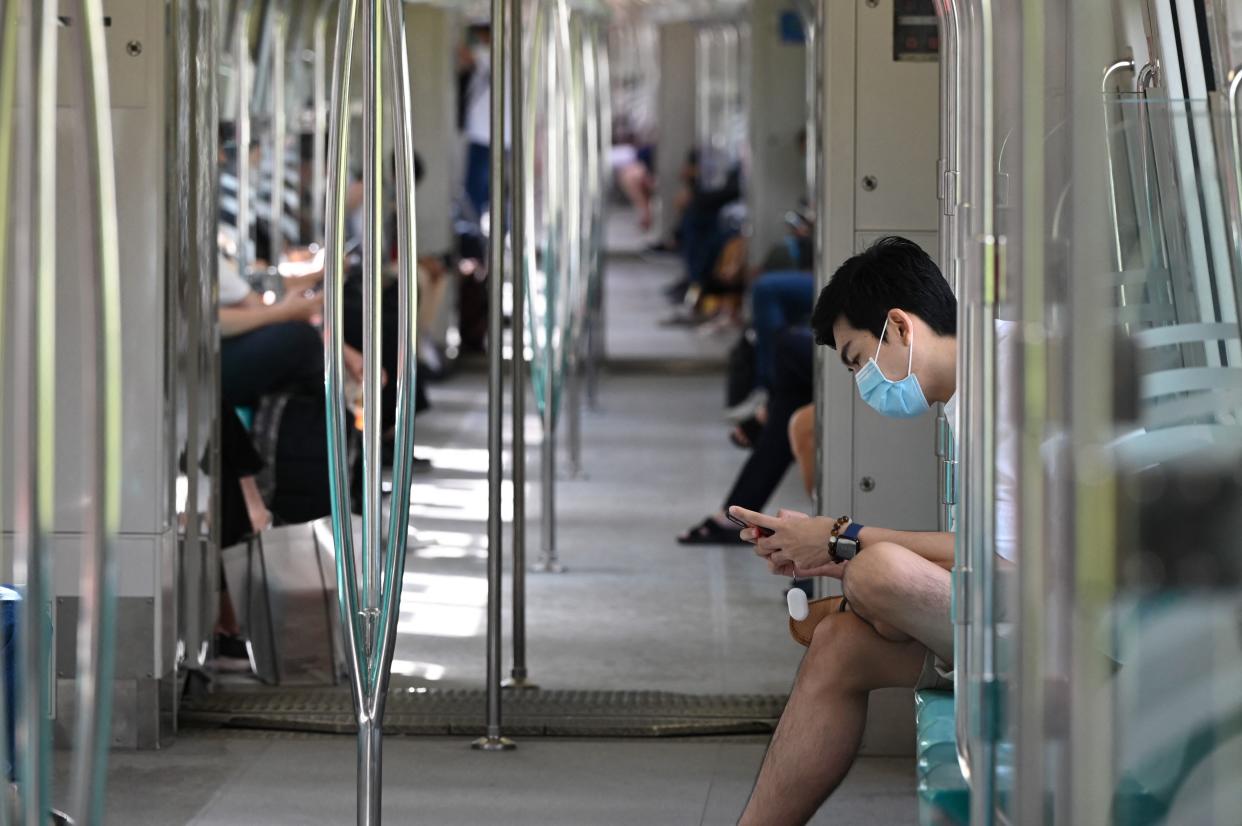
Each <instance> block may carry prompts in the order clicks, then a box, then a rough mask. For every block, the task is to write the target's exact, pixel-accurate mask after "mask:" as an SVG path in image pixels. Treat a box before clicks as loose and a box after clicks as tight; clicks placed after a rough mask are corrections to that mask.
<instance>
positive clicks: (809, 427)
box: [789, 404, 815, 456]
mask: <svg viewBox="0 0 1242 826" xmlns="http://www.w3.org/2000/svg"><path fill="white" fill-rule="evenodd" d="M789 445H790V447H791V448H792V449H793V452H794V455H795V456H802V455H806V454H809V453H810V452H811V451H812V450H814V449H815V405H813V404H808V405H806V406H804V407H799V408H798V409H797V410H796V411H794V414H793V415H792V416H790V417H789Z"/></svg>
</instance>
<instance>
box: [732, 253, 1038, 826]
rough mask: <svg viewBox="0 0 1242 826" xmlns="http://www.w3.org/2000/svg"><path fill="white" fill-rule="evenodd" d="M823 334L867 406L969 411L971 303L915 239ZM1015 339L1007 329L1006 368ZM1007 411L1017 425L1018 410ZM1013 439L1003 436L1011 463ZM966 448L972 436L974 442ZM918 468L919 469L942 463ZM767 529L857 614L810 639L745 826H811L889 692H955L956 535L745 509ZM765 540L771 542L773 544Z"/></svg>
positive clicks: (1003, 485) (843, 280)
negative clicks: (961, 403)
mask: <svg viewBox="0 0 1242 826" xmlns="http://www.w3.org/2000/svg"><path fill="white" fill-rule="evenodd" d="M811 326H812V328H813V329H814V332H815V337H816V341H817V342H818V343H819V344H823V345H826V346H828V347H831V348H833V349H835V350H837V351H838V353H839V354H840V357H841V361H842V362H843V363H844V364H845V366H846V367H847V368H848V369H849V370H850V372H851V373H853V374H854V377H855V382H856V384H857V385H858V391H859V394H860V395H861V396H862V399H863V401H865V402H867V403H868V404H869V405H870V406H871V407H873V408H874V409H876V410H877V411H879V412H880V413H882V414H884V415H887V416H892V417H894V418H908V417H913V416H917V415H919V414H921V413H924V412H925V411H927V410H928V409H929V406H930V405H931V404H934V403H936V402H944V403H945V406H946V411H947V412H948V414H949V419H950V422H952V421H953V411H954V409H955V407H956V403H957V398H956V390H957V339H956V329H957V303H956V300H955V299H954V296H953V293H952V291H951V290H950V289H949V285H948V284H947V283H946V282H945V280H944V277H943V276H942V275H941V273H940V270H939V269H938V268H937V267H936V265H935V263H933V262H932V260H931V259H930V258H929V257H928V255H927V254H926V253H925V252H923V251H922V250H921V249H920V248H919V247H918V246H917V245H916V244H914V243H913V242H911V241H908V240H906V239H904V238H884V239H882V240H880V241H878V242H876V244H875V245H873V246H872V247H871V248H870V249H868V250H866V251H865V252H863V253H861V254H859V255H856V256H854V257H853V258H850V259H849V260H848V261H846V262H845V263H844V264H843V265H841V267H840V268H839V269H838V270H837V271H836V273H835V274H834V275H833V277H832V280H831V281H830V283H829V284H828V286H826V287H825V288H824V290H823V292H822V293H821V294H820V297H819V300H818V302H817V304H816V307H815V312H814V315H813V316H812V320H811ZM1008 333H1009V330H1008V329H1002V327H1001V325H998V343H999V344H1000V346H999V348H998V349H999V350H1000V352H1001V359H1002V360H1004V359H1005V358H1006V356H1005V353H1006V352H1007V350H1008V347H1007V346H1006V345H1005V344H1003V339H1005V338H1007V337H1008ZM998 401H999V407H1000V409H999V411H998V412H999V414H1000V415H1001V417H1002V420H1006V413H1007V411H1010V410H1011V405H1009V404H1007V400H1006V399H1000V400H998ZM1010 430H1011V429H1009V428H998V437H999V439H998V455H999V456H1001V457H1003V456H1007V455H1010V454H1009V453H1008V452H1007V449H1006V447H1005V445H1004V444H1002V442H1004V443H1008V442H1010V441H1011V436H1010ZM963 436H964V434H963ZM931 450H932V448H931V446H930V445H929V446H928V454H929V455H928V456H922V455H919V456H912V457H911V461H932V459H931V458H930V453H931ZM996 478H997V486H996V500H997V512H996V547H995V551H996V552H997V553H998V554H1000V555H1001V556H1003V557H1006V558H1008V559H1012V558H1013V547H1014V542H1015V537H1014V519H1013V500H1014V478H1013V472H1012V466H1011V463H1008V462H1006V461H1004V460H1003V459H1002V460H1001V461H999V462H998V467H997V477H996ZM731 511H732V513H733V514H734V515H735V516H737V517H738V518H739V519H742V520H743V521H745V522H747V523H748V524H750V525H752V526H756V527H750V528H746V529H745V530H743V531H742V532H741V537H742V539H744V540H746V541H748V542H753V543H755V551H756V553H757V554H758V555H759V556H760V557H762V558H764V559H765V560H766V561H767V563H768V567H769V569H770V570H771V571H772V572H773V573H775V574H778V575H781V576H786V577H788V576H830V577H834V578H837V579H840V580H841V581H842V587H843V590H844V594H845V598H844V600H838V601H835V602H825V603H821V604H820V605H819V606H817V607H819V608H821V609H822V608H824V607H825V606H830V607H831V610H828V611H822V612H819V611H817V612H813V613H812V615H811V618H810V619H809V620H808V622H810V623H814V619H815V617H816V616H819V617H820V619H819V622H818V623H817V624H812V625H811V627H810V628H807V629H805V630H806V632H807V635H809V638H810V642H809V646H808V649H807V653H806V656H805V657H804V658H803V661H802V665H801V667H800V668H799V670H798V675H797V678H796V680H795V682H794V687H793V690H792V692H791V693H790V696H789V702H788V704H787V705H786V707H785V711H784V714H782V716H781V720H780V724H779V725H778V726H777V729H776V733H775V734H774V736H773V738H772V742H771V744H770V746H769V747H768V752H767V755H766V756H765V757H764V761H763V765H762V767H761V769H760V771H759V777H758V779H757V781H756V784H755V788H754V791H753V792H752V794H751V798H750V801H749V803H748V804H747V807H746V810H745V812H743V814H742V817H741V820H740V821H739V822H740V823H741V824H744V825H745V826H750V825H751V824H764V825H765V826H772V824H782V825H784V824H795V823H805V822H807V821H808V820H809V819H810V818H811V817H812V816H813V815H814V814H815V812H816V810H817V809H818V808H819V806H820V805H821V804H822V803H823V802H824V801H825V800H826V799H827V797H828V796H829V795H830V794H831V793H832V792H833V790H834V789H836V787H837V785H838V784H839V783H840V782H841V781H842V780H843V779H844V778H845V775H846V773H847V772H848V771H849V769H850V766H851V765H852V764H853V762H854V757H855V755H856V754H857V752H858V748H859V743H860V741H861V739H862V735H863V727H864V724H865V721H866V717H867V700H868V695H869V693H870V692H871V691H872V690H873V689H877V688H887V687H906V688H909V687H916V688H924V687H932V686H939V687H948V686H949V685H951V679H952V674H951V669H952V660H953V628H952V624H951V622H950V617H949V602H950V596H949V572H950V570H951V569H952V567H953V545H954V541H953V535H952V534H950V533H938V532H916V531H899V530H890V529H887V528H883V527H877V526H874V525H867V526H866V527H863V526H862V525H859V524H857V523H854V522H851V521H850V520H849V519H848V517H845V518H842V519H840V520H833V519H830V518H822V517H808V516H806V515H805V514H801V513H796V512H791V511H780V512H779V514H778V515H777V516H775V517H773V516H767V515H765V514H762V513H757V512H754V511H750V510H746V509H743V508H732V509H731ZM758 529H766V530H765V533H766V532H767V531H770V532H771V533H770V535H768V536H760V535H759V530H758Z"/></svg>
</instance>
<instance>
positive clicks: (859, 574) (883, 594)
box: [841, 542, 910, 621]
mask: <svg viewBox="0 0 1242 826" xmlns="http://www.w3.org/2000/svg"><path fill="white" fill-rule="evenodd" d="M909 555H910V551H909V550H907V549H906V548H903V547H901V546H900V545H894V544H893V543H891V542H877V543H875V544H874V545H868V546H867V548H866V550H864V551H863V552H862V553H860V554H859V555H858V556H856V557H855V558H854V559H852V560H850V562H849V564H848V565H846V566H845V575H844V576H843V577H842V580H841V587H842V590H843V591H844V592H845V598H846V599H847V600H849V603H850V607H851V608H852V609H853V610H854V611H855V612H856V613H858V614H859V615H860V616H863V617H865V618H867V619H869V620H872V621H874V620H881V619H883V618H882V617H875V616H874V614H875V612H876V611H877V610H880V609H881V607H882V606H883V605H884V604H885V603H886V602H887V601H888V598H889V597H891V596H892V593H893V584H894V583H896V582H900V581H901V578H900V577H899V576H898V575H897V574H898V572H899V569H900V566H901V564H902V560H903V559H908V558H909Z"/></svg>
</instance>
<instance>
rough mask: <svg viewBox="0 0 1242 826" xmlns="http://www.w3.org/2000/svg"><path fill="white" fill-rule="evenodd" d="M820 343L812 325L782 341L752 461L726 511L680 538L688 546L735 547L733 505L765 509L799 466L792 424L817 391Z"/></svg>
mask: <svg viewBox="0 0 1242 826" xmlns="http://www.w3.org/2000/svg"><path fill="white" fill-rule="evenodd" d="M813 349H814V344H813V342H812V340H811V331H810V328H808V327H794V328H791V329H789V330H786V331H784V332H783V333H781V334H780V335H779V336H778V337H777V357H776V365H777V367H776V378H775V381H774V383H773V393H772V398H771V400H770V402H769V403H768V405H767V409H766V414H765V421H764V423H763V424H762V425H761V430H760V432H759V436H758V439H757V440H756V442H755V445H754V447H753V448H752V449H751V452H750V457H749V458H748V459H747V460H746V463H745V464H744V465H743V466H742V469H741V470H740V471H739V472H738V475H737V479H736V480H735V481H734V483H733V487H732V489H730V491H729V493H728V495H727V496H726V497H725V500H724V504H723V505H722V506H721V509H720V510H718V511H716V512H715V513H713V514H711V515H710V516H708V517H707V518H706V519H704V520H703V521H702V522H700V523H699V524H698V525H696V526H694V527H693V528H691V529H690V530H688V531H686V532H685V533H683V534H681V535H680V536H678V537H677V541H678V542H679V543H680V544H682V545H729V544H736V543H740V542H742V540H741V539H740V538H739V537H738V533H737V529H736V528H735V527H734V526H733V524H732V523H731V522H729V520H728V517H726V516H725V509H726V508H728V507H729V506H730V505H739V506H741V507H744V508H747V509H749V510H761V509H762V508H763V507H764V506H765V505H766V504H767V503H768V499H770V498H771V497H772V494H773V493H774V492H775V491H776V489H777V487H779V486H780V483H781V480H782V479H783V478H784V477H785V472H786V471H787V470H788V469H789V465H790V463H792V462H793V453H792V452H791V450H790V443H789V420H790V417H791V416H793V413H794V411H795V410H797V409H798V408H799V407H801V406H803V405H806V404H809V403H810V401H811V396H812V393H813V392H814V384H815V379H814V353H813Z"/></svg>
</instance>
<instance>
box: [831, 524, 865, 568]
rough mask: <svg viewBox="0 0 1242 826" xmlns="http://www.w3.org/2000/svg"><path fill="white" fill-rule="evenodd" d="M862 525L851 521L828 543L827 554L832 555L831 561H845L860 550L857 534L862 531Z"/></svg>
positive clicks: (860, 545)
mask: <svg viewBox="0 0 1242 826" xmlns="http://www.w3.org/2000/svg"><path fill="white" fill-rule="evenodd" d="M862 529H863V526H862V525H860V524H858V523H857V522H851V523H850V524H849V525H847V526H846V528H845V530H843V531H841V533H840V534H839V535H837V536H835V537H833V539H832V541H830V542H829V543H828V554H829V555H830V556H831V557H832V561H833V562H837V563H841V562H847V561H849V560H851V559H853V558H854V557H856V556H858V553H859V552H860V551H861V550H862V543H861V542H859V541H858V535H859V534H860V533H862Z"/></svg>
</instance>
